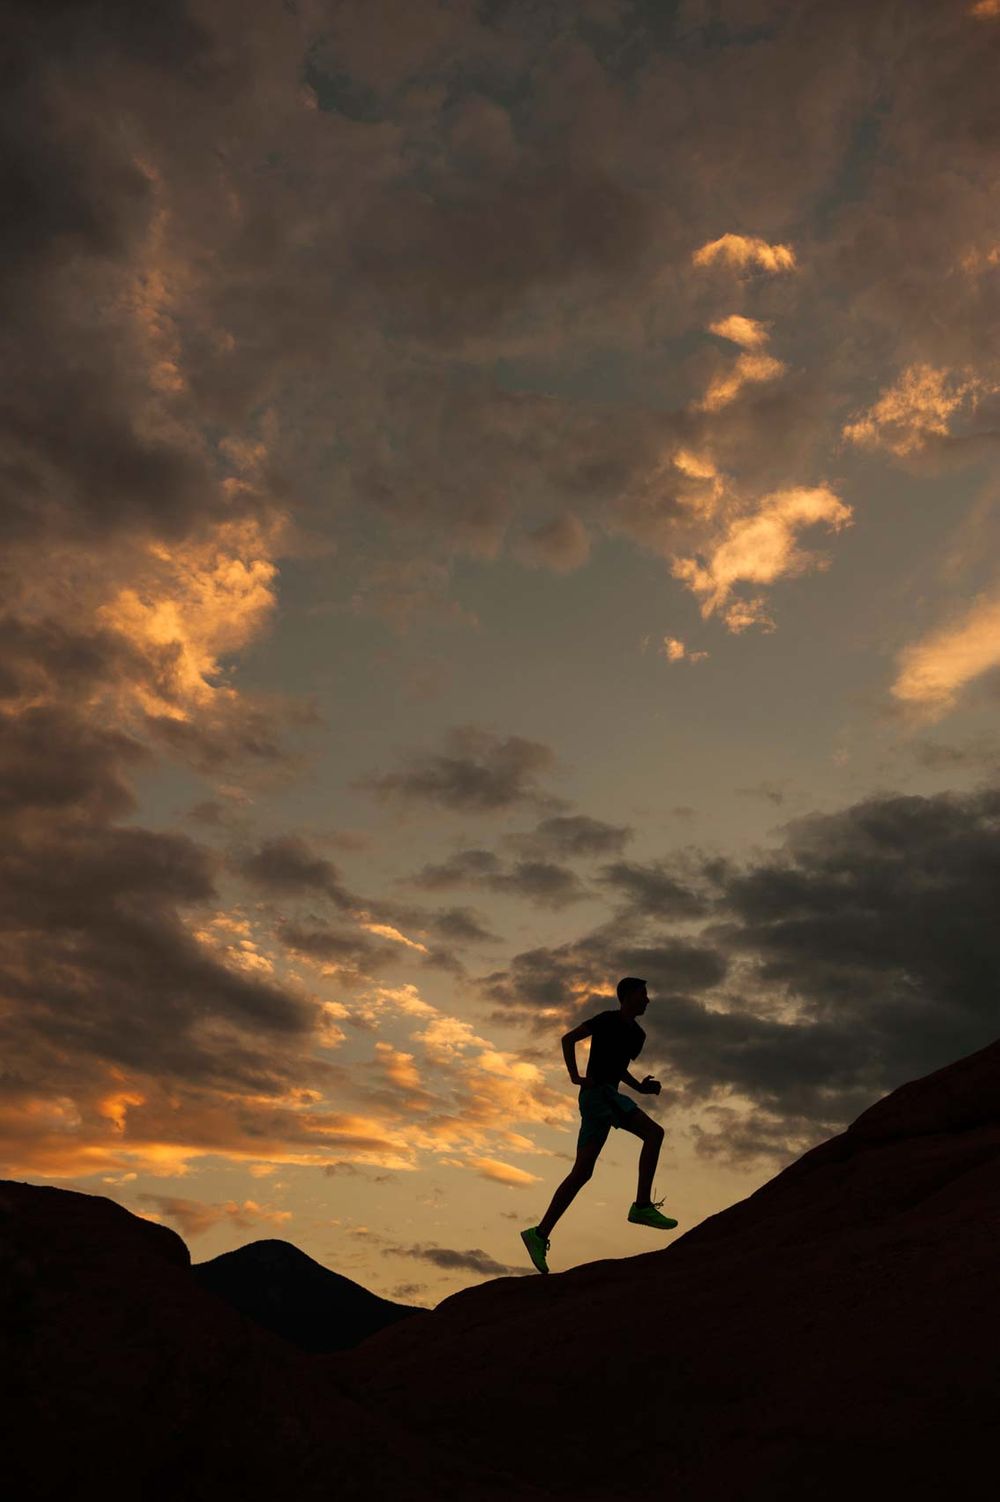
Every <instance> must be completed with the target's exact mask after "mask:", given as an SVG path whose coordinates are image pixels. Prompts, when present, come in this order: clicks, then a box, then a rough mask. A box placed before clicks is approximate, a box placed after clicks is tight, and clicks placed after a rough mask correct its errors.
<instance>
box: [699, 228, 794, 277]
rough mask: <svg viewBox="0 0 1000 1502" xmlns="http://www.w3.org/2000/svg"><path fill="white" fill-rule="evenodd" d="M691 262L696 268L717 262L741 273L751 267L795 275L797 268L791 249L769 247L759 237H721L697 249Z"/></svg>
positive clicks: (777, 246)
mask: <svg viewBox="0 0 1000 1502" xmlns="http://www.w3.org/2000/svg"><path fill="white" fill-rule="evenodd" d="M691 259H692V261H693V263H694V265H695V266H712V265H714V264H716V263H717V262H718V263H721V264H722V265H724V266H732V267H735V268H736V269H737V270H740V271H742V270H743V269H744V268H745V267H753V266H756V267H758V268H759V269H760V270H761V271H769V272H778V271H794V270H795V269H796V266H797V262H796V259H795V252H794V250H793V249H792V247H791V246H790V245H769V244H768V243H767V241H766V240H762V239H761V238H760V237H759V236H758V235H733V234H728V235H722V236H720V238H719V239H718V240H709V241H707V242H706V243H705V244H704V245H702V246H700V247H699V249H698V250H696V251H695V252H694V255H693V256H692V258H691Z"/></svg>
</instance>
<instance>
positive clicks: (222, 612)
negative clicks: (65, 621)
mask: <svg viewBox="0 0 1000 1502" xmlns="http://www.w3.org/2000/svg"><path fill="white" fill-rule="evenodd" d="M276 543H277V529H276V526H275V525H274V524H271V525H265V524H262V523H260V522H257V521H252V520H247V521H241V522H231V523H224V524H222V525H221V526H219V527H217V528H216V529H215V531H214V533H213V535H212V536H211V537H210V538H208V539H207V540H204V541H198V542H189V543H185V544H183V545H181V546H178V547H176V548H174V549H173V550H171V549H168V548H166V547H164V546H163V545H162V544H159V543H157V544H153V545H151V546H150V548H149V551H148V555H147V561H146V567H145V570H144V577H142V579H141V581H137V582H134V583H132V584H129V585H127V586H125V587H122V588H120V589H119V590H118V591H117V593H116V594H115V595H114V596H113V598H112V599H110V600H109V601H108V602H107V603H106V604H104V605H103V606H101V607H100V608H99V609H98V612H97V615H98V620H99V622H100V624H101V625H102V626H104V627H105V628H108V629H110V630H113V631H116V632H118V633H120V634H121V635H122V636H123V637H125V639H126V640H127V641H128V642H129V644H130V645H131V647H132V648H133V649H134V650H135V651H137V652H138V653H139V654H141V655H142V656H143V657H145V658H146V660H147V661H148V662H149V665H150V673H149V676H148V678H147V679H143V680H139V681H138V682H136V683H133V684H130V685H129V691H130V692H132V693H134V695H135V696H136V697H137V698H138V700H139V702H140V704H141V705H142V707H143V708H144V709H145V710H147V712H149V713H150V714H155V715H165V716H167V717H169V718H173V719H179V720H184V719H188V718H189V717H190V716H191V714H192V712H193V711H195V710H197V709H198V708H201V707H203V706H205V705H208V704H210V703H211V702H212V701H213V700H216V699H218V698H226V697H228V698H234V697H235V692H234V690H233V689H231V688H228V687H226V686H225V685H224V684H220V683H219V682H218V680H219V678H220V676H221V674H222V664H221V662H220V658H221V657H222V656H223V654H227V653H231V652H235V651H237V650H238V649H240V648H242V647H245V646H246V645H247V643H248V642H250V641H251V640H252V639H253V638H254V637H255V636H256V635H257V634H258V633H259V632H260V630H261V629H262V627H263V625H264V624H265V622H266V621H267V619H268V618H269V616H270V615H271V612H272V611H273V610H274V606H275V592H274V580H275V576H276V574H277V568H276V566H275V564H274V563H273V562H272V561H271V558H270V556H269V554H270V553H271V552H272V550H273V548H274V547H275V545H276Z"/></svg>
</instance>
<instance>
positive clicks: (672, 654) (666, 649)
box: [657, 636, 708, 663]
mask: <svg viewBox="0 0 1000 1502" xmlns="http://www.w3.org/2000/svg"><path fill="white" fill-rule="evenodd" d="M657 651H658V652H659V654H660V656H661V657H665V658H666V659H667V661H668V662H690V663H695V662H704V660H705V658H706V657H707V656H708V653H707V652H689V651H688V649H687V647H686V646H685V645H684V643H683V642H682V641H681V640H680V638H679V637H677V636H665V637H664V638H663V641H662V642H661V643H660V645H659V647H657Z"/></svg>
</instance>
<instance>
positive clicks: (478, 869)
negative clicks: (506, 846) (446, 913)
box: [409, 850, 503, 892]
mask: <svg viewBox="0 0 1000 1502" xmlns="http://www.w3.org/2000/svg"><path fill="white" fill-rule="evenodd" d="M502 871H503V862H502V861H501V859H500V857H499V856H498V855H497V854H496V853H495V852H494V851H492V850H458V851H456V853H455V854H454V855H452V856H449V858H448V859H447V860H446V861H438V862H436V863H435V862H429V863H428V864H427V865H425V866H422V867H421V868H420V870H419V871H417V872H416V873H415V874H414V875H413V876H412V877H410V878H409V880H410V882H412V884H413V885H414V886H419V887H424V888H425V889H426V890H427V891H429V892H438V891H446V890H447V889H448V888H449V887H460V886H463V885H465V883H466V882H480V883H485V882H486V881H488V880H489V878H490V877H492V876H497V875H499V874H500V873H501V872H502Z"/></svg>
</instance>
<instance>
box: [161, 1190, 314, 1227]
mask: <svg viewBox="0 0 1000 1502" xmlns="http://www.w3.org/2000/svg"><path fill="white" fill-rule="evenodd" d="M136 1199H137V1200H138V1202H139V1203H140V1204H142V1205H155V1207H156V1214H155V1215H154V1216H153V1217H152V1218H153V1219H156V1220H169V1221H172V1222H173V1223H174V1225H175V1226H176V1227H177V1229H178V1230H179V1231H180V1233H181V1235H182V1236H189V1237H190V1236H204V1234H205V1232H206V1231H212V1230H214V1229H215V1227H216V1226H218V1225H229V1226H232V1227H233V1228H234V1229H236V1230H240V1231H248V1230H251V1229H252V1228H254V1227H256V1226H262V1225H268V1226H275V1227H280V1226H283V1225H284V1224H285V1223H286V1222H287V1221H289V1220H291V1219H292V1212H291V1211H290V1210H267V1209H264V1208H263V1207H262V1206H261V1205H258V1204H257V1203H256V1201H255V1200H244V1201H243V1203H242V1204H239V1203H238V1202H237V1201H236V1200H226V1201H215V1202H212V1203H209V1202H207V1201H204V1200H189V1199H180V1198H178V1197H177V1196H176V1195H170V1194H137V1195H136ZM139 1213H140V1214H141V1213H142V1212H141V1211H140V1212H139Z"/></svg>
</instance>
